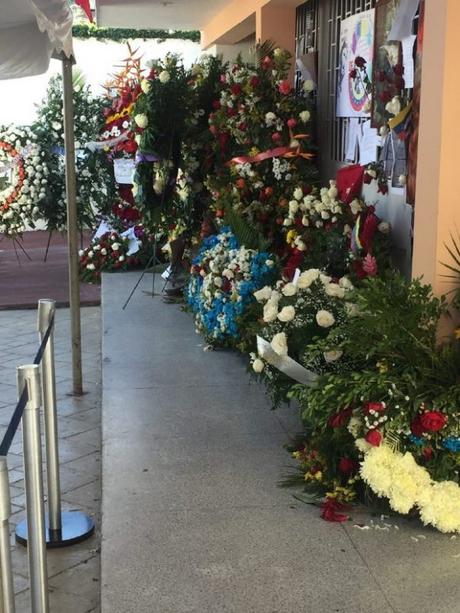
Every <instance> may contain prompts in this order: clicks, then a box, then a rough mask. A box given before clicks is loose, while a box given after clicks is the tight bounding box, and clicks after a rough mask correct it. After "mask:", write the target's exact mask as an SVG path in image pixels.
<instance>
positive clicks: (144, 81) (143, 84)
mask: <svg viewBox="0 0 460 613" xmlns="http://www.w3.org/2000/svg"><path fill="white" fill-rule="evenodd" d="M151 87H152V86H151V85H150V81H149V80H148V79H142V81H141V89H142V91H143V92H144V94H148V93H149V91H150V88H151Z"/></svg>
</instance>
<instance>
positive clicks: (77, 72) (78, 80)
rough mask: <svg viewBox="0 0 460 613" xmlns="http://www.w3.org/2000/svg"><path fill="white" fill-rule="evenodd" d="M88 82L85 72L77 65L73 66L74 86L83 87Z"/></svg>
mask: <svg viewBox="0 0 460 613" xmlns="http://www.w3.org/2000/svg"><path fill="white" fill-rule="evenodd" d="M85 83H86V77H85V74H84V72H83V71H82V70H81V69H80V68H77V67H76V66H74V67H73V69H72V84H73V87H74V89H75V87H77V86H78V87H80V88H82V87H83V86H84V85H85Z"/></svg>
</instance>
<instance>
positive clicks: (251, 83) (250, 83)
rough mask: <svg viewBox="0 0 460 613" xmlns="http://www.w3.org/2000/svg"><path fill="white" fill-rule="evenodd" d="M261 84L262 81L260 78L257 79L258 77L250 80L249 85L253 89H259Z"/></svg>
mask: <svg viewBox="0 0 460 613" xmlns="http://www.w3.org/2000/svg"><path fill="white" fill-rule="evenodd" d="M259 83H260V79H259V77H256V76H254V77H251V79H250V81H249V85H250V86H251V87H252V88H255V87H257V86H258V85H259Z"/></svg>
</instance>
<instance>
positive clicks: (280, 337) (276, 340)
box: [270, 332, 288, 355]
mask: <svg viewBox="0 0 460 613" xmlns="http://www.w3.org/2000/svg"><path fill="white" fill-rule="evenodd" d="M270 345H271V348H272V349H273V351H274V352H275V353H277V354H278V355H287V353H288V346H287V338H286V335H285V334H284V332H279V333H278V334H275V336H274V337H273V338H272V342H271V343H270Z"/></svg>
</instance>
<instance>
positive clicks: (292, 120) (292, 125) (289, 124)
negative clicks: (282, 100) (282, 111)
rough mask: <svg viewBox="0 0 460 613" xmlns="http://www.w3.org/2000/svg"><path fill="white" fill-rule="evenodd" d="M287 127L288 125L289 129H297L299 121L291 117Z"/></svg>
mask: <svg viewBox="0 0 460 613" xmlns="http://www.w3.org/2000/svg"><path fill="white" fill-rule="evenodd" d="M287 125H288V128H295V127H296V125H297V121H296V120H295V119H294V117H291V118H290V119H288V120H287Z"/></svg>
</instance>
